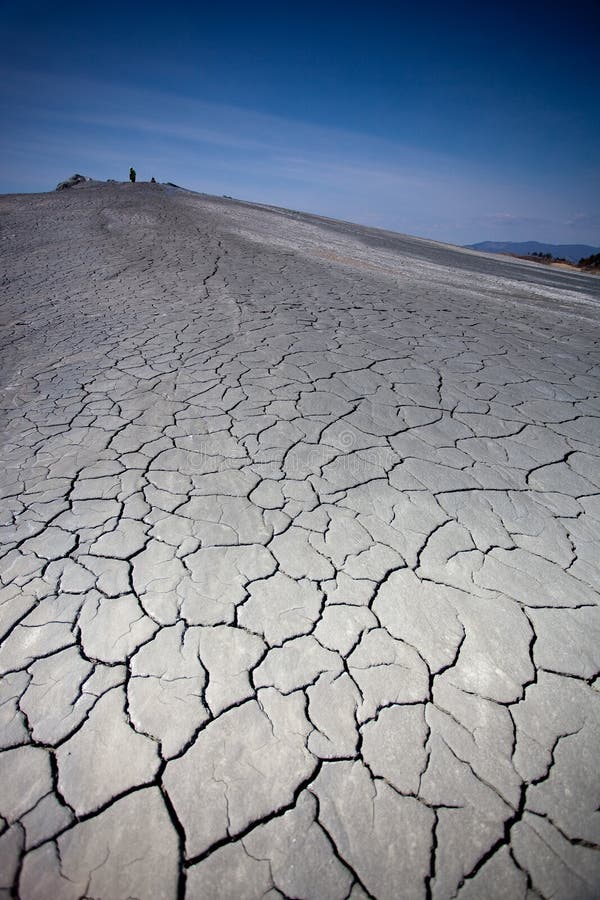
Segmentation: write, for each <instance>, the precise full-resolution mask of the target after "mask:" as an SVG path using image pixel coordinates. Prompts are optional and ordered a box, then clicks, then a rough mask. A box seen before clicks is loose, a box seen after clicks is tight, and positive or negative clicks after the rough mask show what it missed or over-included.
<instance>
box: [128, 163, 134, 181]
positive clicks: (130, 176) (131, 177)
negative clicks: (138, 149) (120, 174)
mask: <svg viewBox="0 0 600 900" xmlns="http://www.w3.org/2000/svg"><path fill="white" fill-rule="evenodd" d="M129 180H130V181H131V183H132V184H133V182H134V181H135V169H134V168H133V166H132V167H131V168H130V170H129Z"/></svg>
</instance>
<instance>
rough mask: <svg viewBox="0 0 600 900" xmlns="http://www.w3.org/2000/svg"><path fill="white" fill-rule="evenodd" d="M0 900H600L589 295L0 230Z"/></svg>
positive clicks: (523, 279)
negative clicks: (599, 898)
mask: <svg viewBox="0 0 600 900" xmlns="http://www.w3.org/2000/svg"><path fill="white" fill-rule="evenodd" d="M0 213H1V220H2V257H3V264H4V270H3V281H2V288H3V318H2V328H1V335H2V355H3V366H2V373H3V397H4V400H3V404H2V415H3V442H2V443H3V455H2V470H1V475H0V478H1V483H2V497H3V502H2V510H3V514H2V522H1V527H0V539H1V541H2V548H3V549H2V565H1V570H2V590H1V605H0V616H1V623H2V628H1V632H0V633H1V643H0V673H1V683H0V721H1V746H2V748H3V749H2V752H1V753H0V832H1V834H0V862H1V866H0V868H1V887H2V890H1V891H0V894H1V896H3V897H9V896H10V897H21V898H23V900H34V898H40V900H48V898H52V900H63V898H69V900H71V898H105V900H106V898H109V900H113V898H114V900H120V898H129V897H131V898H148V900H156V898H177V897H180V898H187V900H195V898H207V900H212V898H233V900H255V898H269V900H275V898H278V897H279V898H282V897H285V898H314V900H363V898H367V897H375V898H382V900H383V898H394V900H397V898H435V900H447V898H454V897H457V898H460V900H475V898H486V900H493V898H511V900H512V898H523V900H539V898H569V900H571V898H592V897H597V896H598V895H599V893H600V887H599V885H600V854H599V845H600V812H599V805H600V788H599V780H598V759H599V756H600V740H599V738H600V697H599V691H598V689H599V685H600V679H599V678H598V673H599V670H600V610H599V599H600V570H599V568H598V564H597V563H598V538H599V534H600V447H599V445H600V404H599V401H598V396H599V394H598V392H599V385H600V379H599V375H600V365H599V364H600V353H599V349H600V348H599V333H600V332H599V329H598V318H599V311H600V282H599V281H598V280H594V278H593V277H591V276H581V275H570V274H564V273H558V272H552V271H549V270H546V269H543V268H541V267H539V266H534V265H531V264H522V263H518V262H514V261H509V260H501V259H492V258H490V257H485V256H482V255H478V254H473V253H470V252H467V251H460V250H458V249H453V248H450V247H445V246H443V245H439V244H434V243H431V242H427V241H422V240H418V239H413V238H407V237H402V236H399V235H392V234H388V233H385V232H377V231H372V230H369V229H363V228H359V227H356V226H349V225H344V224H342V223H334V222H329V221H327V220H322V219H318V218H315V217H310V216H305V215H301V214H297V213H290V212H286V211H283V210H274V209H270V208H266V207H259V206H253V205H250V204H242V203H237V202H232V201H228V200H223V199H217V198H210V197H207V196H204V195H194V194H191V193H189V192H184V191H178V190H175V189H173V188H163V187H159V186H156V187H155V186H149V185H143V184H137V185H133V186H132V185H104V186H100V185H97V184H96V185H88V186H86V187H82V188H74V189H72V190H70V191H64V192H61V193H59V194H40V195H29V196H13V197H4V198H2V199H1V200H0Z"/></svg>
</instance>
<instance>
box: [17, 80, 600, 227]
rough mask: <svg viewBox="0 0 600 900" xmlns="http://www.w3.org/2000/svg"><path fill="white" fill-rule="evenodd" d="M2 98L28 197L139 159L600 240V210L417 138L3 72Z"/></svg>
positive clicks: (326, 209) (424, 220)
mask: <svg viewBox="0 0 600 900" xmlns="http://www.w3.org/2000/svg"><path fill="white" fill-rule="evenodd" d="M3 75H4V76H5V77H2V76H3ZM0 103H2V105H3V107H4V116H3V117H4V119H5V122H6V126H7V127H5V129H4V135H3V137H2V138H1V139H0V154H1V155H2V157H3V158H4V160H5V163H6V164H7V172H8V176H6V175H5V177H9V178H10V179H11V185H13V186H14V185H18V186H20V187H21V189H31V185H32V178H31V167H32V166H35V168H36V171H37V172H38V173H39V179H40V180H39V183H38V184H37V185H36V187H37V188H38V189H49V188H51V187H52V185H53V183H56V182H57V181H59V180H62V179H63V178H64V177H65V176H67V175H68V174H70V173H71V170H79V171H83V172H84V174H90V175H94V176H96V177H99V178H108V177H117V178H118V177H121V176H122V177H125V175H124V174H123V173H125V172H126V171H127V170H128V167H129V165H131V164H132V163H134V164H135V165H136V168H137V169H138V172H139V173H140V174H142V177H149V176H150V174H152V175H154V176H155V177H156V178H158V179H159V180H173V181H178V182H180V183H184V184H185V185H186V186H188V187H190V188H192V189H196V190H204V191H207V192H209V193H217V194H220V193H227V194H233V195H235V196H240V197H245V198H247V199H255V200H259V201H263V202H267V203H274V204H277V205H281V206H289V207H292V208H296V209H307V210H312V211H314V212H318V213H322V214H325V215H331V216H337V217H340V218H346V219H351V220H355V221H365V222H367V221H368V222H369V223H371V224H374V225H379V226H381V227H387V228H393V229H397V230H400V231H406V232H412V233H416V234H422V235H425V236H429V237H434V238H438V239H441V240H450V241H455V242H457V243H467V242H470V241H474V240H479V239H489V238H493V237H494V236H495V235H498V236H501V235H502V234H505V233H506V231H507V230H510V233H511V236H512V237H514V239H527V238H531V237H536V236H537V235H538V234H540V235H541V234H542V232H543V236H546V232H547V231H552V230H553V229H554V233H553V235H552V236H553V237H554V238H555V239H557V240H558V239H560V238H561V235H562V236H564V235H565V234H566V233H568V234H569V235H570V236H573V234H577V235H578V237H582V236H583V235H584V233H585V234H586V235H588V240H590V242H593V241H592V240H591V236H592V234H593V233H594V232H596V233H597V234H598V240H599V241H600V217H598V216H596V215H594V214H593V212H590V213H586V212H578V213H577V214H576V215H571V216H570V215H569V213H568V211H567V210H568V208H565V207H564V200H562V201H560V198H559V200H557V199H556V197H553V198H550V199H549V198H548V197H547V196H546V195H545V194H544V192H543V191H540V190H537V191H536V190H534V189H533V188H531V189H530V188H527V187H526V186H525V187H524V186H523V185H522V184H519V185H512V184H511V183H510V182H507V180H506V178H502V177H500V175H499V174H498V173H497V172H495V171H494V170H493V169H491V168H489V167H488V168H486V166H485V164H484V163H482V164H481V165H480V166H478V167H477V166H475V167H474V166H473V165H469V166H467V165H466V164H465V163H464V162H463V161H461V160H460V159H454V158H452V156H451V155H444V154H439V153H438V154H436V153H432V152H431V151H429V150H426V149H424V148H422V147H419V146H418V145H417V144H416V143H410V142H408V141H404V142H402V141H392V140H386V139H383V138H379V137H374V136H371V135H366V134H361V133H360V132H358V131H349V130H346V129H342V128H333V127H327V126H323V125H317V124H314V123H311V122H306V121H300V120H297V119H293V118H286V117H283V116H274V115H271V114H266V113H264V112H261V111H258V110H252V109H244V108H238V107H234V106H229V105H225V104H218V103H211V102H208V101H204V100H198V99H193V98H190V97H186V96H182V95H176V94H170V93H166V92H162V91H149V90H142V89H138V88H132V87H131V86H124V85H119V84H112V83H109V82H98V81H89V80H88V81H82V80H80V81H79V82H78V83H77V84H73V83H71V82H70V81H69V80H68V79H65V78H61V77H60V76H56V75H44V74H43V73H42V74H40V73H34V72H21V73H15V72H11V73H8V72H6V73H2V72H1V70H0ZM19 173H20V174H19ZM143 173H147V174H146V176H144V174H143ZM43 179H46V181H45V182H44V181H43ZM5 189H6V188H5ZM13 189H14V187H13ZM561 202H562V203H563V208H561ZM500 204H502V206H501V205H500ZM570 208H571V209H572V204H570ZM498 209H500V210H501V211H500V212H498ZM502 210H505V211H502Z"/></svg>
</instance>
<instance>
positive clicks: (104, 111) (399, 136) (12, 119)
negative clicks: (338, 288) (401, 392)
mask: <svg viewBox="0 0 600 900" xmlns="http://www.w3.org/2000/svg"><path fill="white" fill-rule="evenodd" d="M1 23H2V24H1V28H2V33H3V40H2V44H3V50H4V52H3V57H2V61H1V62H0V116H1V119H0V121H1V125H2V127H1V129H0V191H2V192H13V191H38V190H51V189H52V188H53V187H54V186H55V184H56V183H57V182H58V181H60V180H62V179H63V178H65V177H67V176H68V175H70V174H72V173H73V172H75V171H78V172H82V173H83V174H85V175H91V176H94V177H96V178H101V179H105V178H117V179H125V178H126V177H127V173H128V170H129V166H130V165H134V166H135V167H136V169H137V171H138V177H139V178H140V179H142V180H145V179H149V178H150V177H151V176H152V175H153V176H155V177H156V178H157V180H159V181H174V182H176V183H178V184H181V185H184V186H186V187H190V188H192V189H195V190H201V191H206V192H208V193H214V194H230V195H232V196H234V197H240V198H243V199H249V200H256V201H259V202H264V203H273V204H276V205H280V206H285V207H290V208H294V209H302V210H307V211H309V212H316V213H320V214H324V215H329V216H333V217H337V218H343V219H349V220H351V221H356V222H363V223H365V224H370V225H376V226H379V227H384V228H391V229H393V230H396V231H404V232H408V233H411V234H418V235H423V236H427V237H433V238H436V239H439V240H445V241H450V242H454V243H467V242H471V241H478V240H526V239H537V240H541V241H553V242H562V243H574V242H584V243H589V244H592V245H600V116H599V115H598V96H597V93H598V85H599V84H600V54H599V53H598V48H597V36H598V33H599V26H600V5H599V4H598V3H597V2H596V0H593V2H592V0H589V2H588V0H582V2H577V0H575V2H573V3H570V4H568V5H566V4H565V5H563V4H561V8H560V9H559V8H558V7H557V6H556V5H552V4H551V3H541V2H538V0H530V2H528V3H527V4H523V3H518V4H517V3H512V4H511V3H504V4H502V5H500V4H490V3H488V4H487V6H486V5H485V4H484V3H483V2H479V3H474V2H473V3H461V2H460V0H455V2H445V3H441V2H429V3H425V2H423V3H421V4H417V3H415V2H411V3H403V2H396V3H392V2H389V3H377V2H373V3H371V4H369V3H366V2H364V0H363V2H361V3H355V2H353V0H347V2H345V3H337V2H335V0H332V2H329V3H327V2H321V3H319V4H317V3H313V2H311V0H307V2H305V3H302V4H293V3H292V4H289V3H288V4H286V3H285V2H279V3H259V2H256V3H254V4H253V3H249V2H245V3H243V4H242V3H239V4H238V3H236V2H230V3H221V4H218V3H215V2H213V3H211V4H204V3H201V2H199V3H194V4H192V3H186V4H183V3H179V2H178V0H173V2H171V3H170V4H168V5H167V4H162V5H161V6H160V7H159V6H158V5H153V4H152V3H151V2H147V3H144V4H138V3H135V2H132V3H123V2H121V3H119V4H116V3H112V2H107V3H102V4H96V3H88V4H84V3H81V2H79V3H60V2H58V3H57V2H30V0H21V2H20V3H18V4H11V5H10V6H9V5H8V4H6V3H4V4H2V18H1Z"/></svg>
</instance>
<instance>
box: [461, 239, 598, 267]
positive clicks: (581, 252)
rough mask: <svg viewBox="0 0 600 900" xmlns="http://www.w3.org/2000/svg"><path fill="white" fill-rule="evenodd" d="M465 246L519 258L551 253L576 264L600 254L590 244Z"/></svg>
mask: <svg viewBox="0 0 600 900" xmlns="http://www.w3.org/2000/svg"><path fill="white" fill-rule="evenodd" d="M464 246H465V247H467V248H468V249H469V250H482V251H483V252H484V253H516V254H517V255H518V256H530V255H531V254H532V253H551V254H552V256H556V257H559V258H561V259H568V260H570V261H571V262H575V263H577V262H579V260H580V259H581V258H582V257H586V256H591V255H592V253H598V252H600V247H590V246H589V245H588V244H540V243H539V242H538V241H520V242H515V241H480V243H479V244H465V245H464Z"/></svg>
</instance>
